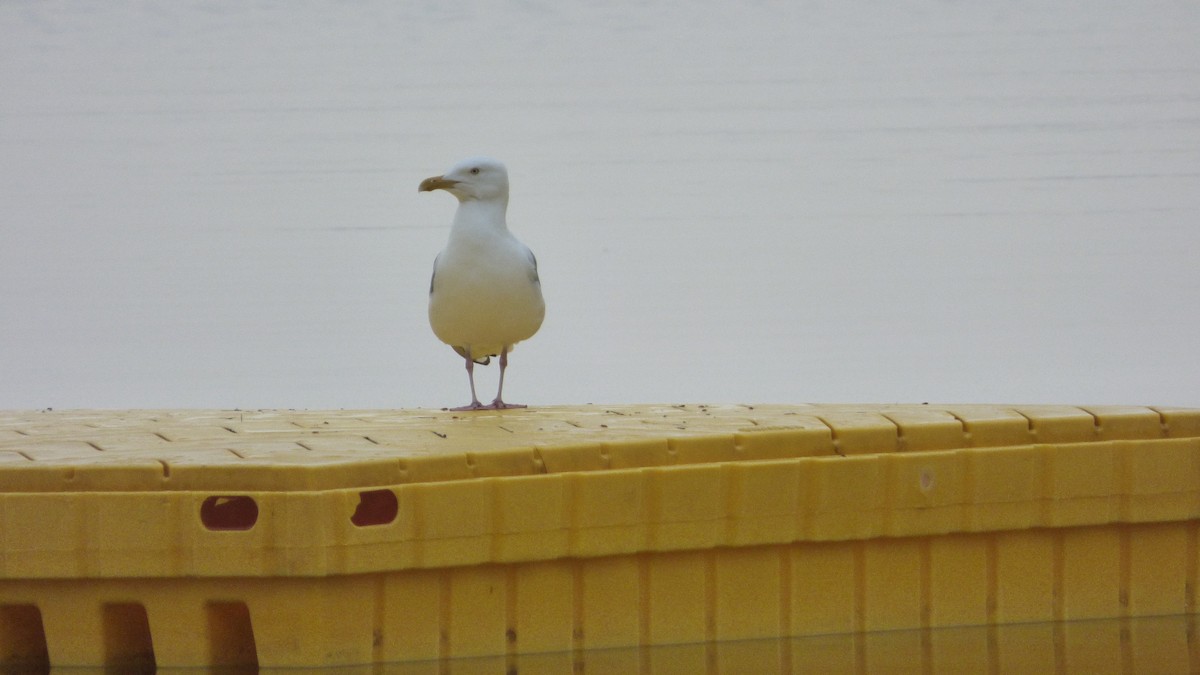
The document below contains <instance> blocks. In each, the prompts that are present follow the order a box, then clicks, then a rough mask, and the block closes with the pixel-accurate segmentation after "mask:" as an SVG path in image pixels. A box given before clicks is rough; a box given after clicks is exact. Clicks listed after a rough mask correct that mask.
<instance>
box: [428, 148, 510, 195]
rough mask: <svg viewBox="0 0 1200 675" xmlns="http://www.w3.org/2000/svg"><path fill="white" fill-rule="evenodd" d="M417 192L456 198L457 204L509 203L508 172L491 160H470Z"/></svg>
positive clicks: (478, 158)
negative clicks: (478, 201)
mask: <svg viewBox="0 0 1200 675" xmlns="http://www.w3.org/2000/svg"><path fill="white" fill-rule="evenodd" d="M417 189H418V191H420V192H431V191H433V190H445V191H446V192H449V193H450V194H452V195H454V196H455V197H458V201H460V202H465V201H470V200H473V199H479V200H484V199H508V170H507V169H505V168H504V165H503V164H501V163H500V162H499V161H497V160H495V159H492V158H491V157H471V158H469V159H464V160H463V161H461V162H459V163H458V164H455V165H454V166H453V167H451V168H450V170H449V171H447V172H446V173H444V174H442V175H440V176H433V177H432V178H426V179H425V180H423V181H421V186H420V187H419V188H417Z"/></svg>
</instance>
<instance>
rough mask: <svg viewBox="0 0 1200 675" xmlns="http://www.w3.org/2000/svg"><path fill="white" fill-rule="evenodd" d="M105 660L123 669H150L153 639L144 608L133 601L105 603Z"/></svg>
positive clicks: (152, 663)
mask: <svg viewBox="0 0 1200 675" xmlns="http://www.w3.org/2000/svg"><path fill="white" fill-rule="evenodd" d="M102 618H103V622H104V663H105V665H106V666H108V667H110V668H119V669H120V672H122V673H153V672H154V669H155V664H154V643H153V641H151V639H150V622H149V620H148V619H147V618H146V608H145V607H143V606H142V605H140V604H138V603H135V602H114V603H108V604H106V605H104V608H103V613H102Z"/></svg>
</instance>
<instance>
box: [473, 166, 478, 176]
mask: <svg viewBox="0 0 1200 675" xmlns="http://www.w3.org/2000/svg"><path fill="white" fill-rule="evenodd" d="M471 173H472V174H474V175H476V176H477V175H479V167H475V168H473V169H471Z"/></svg>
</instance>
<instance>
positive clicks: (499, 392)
mask: <svg viewBox="0 0 1200 675" xmlns="http://www.w3.org/2000/svg"><path fill="white" fill-rule="evenodd" d="M505 368H508V348H507V347H505V348H504V349H502V350H500V386H499V387H498V388H497V389H496V400H495V401H492V405H491V406H489V407H491V408H495V409H496V410H504V409H506V408H524V407H526V406H525V405H524V404H521V403H505V402H504V369H505Z"/></svg>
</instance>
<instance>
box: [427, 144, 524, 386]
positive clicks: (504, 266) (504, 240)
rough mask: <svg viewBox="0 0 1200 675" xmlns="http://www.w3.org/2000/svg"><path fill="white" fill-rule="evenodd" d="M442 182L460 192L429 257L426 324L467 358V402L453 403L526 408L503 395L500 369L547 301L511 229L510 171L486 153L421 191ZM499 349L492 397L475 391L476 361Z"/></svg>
mask: <svg viewBox="0 0 1200 675" xmlns="http://www.w3.org/2000/svg"><path fill="white" fill-rule="evenodd" d="M433 190H445V191H446V192H449V193H450V194H452V195H454V196H455V197H457V198H458V211H456V212H455V213H454V224H453V225H452V226H451V227H450V239H449V241H447V242H446V248H445V249H443V250H442V252H441V253H439V254H438V256H437V258H436V259H434V261H433V279H431V280H430V282H429V325H430V326H432V327H433V333H434V335H437V337H438V339H439V340H441V341H442V342H445V343H446V344H448V345H450V346H451V347H452V348H454V351H456V352H458V354H459V356H462V357H463V359H465V360H466V362H467V377H468V379H469V380H470V382H471V403H470V404H469V405H465V406H462V407H461V408H454V410H486V409H490V410H503V409H505V408H524V407H525V406H523V405H520V404H516V403H505V402H504V397H503V396H504V370H505V369H506V368H507V367H508V353H509V352H510V351H512V349H513V345H515V344H516V343H518V342H520V341H521V340H526V339H529V338H530V337H533V334H534V333H536V332H537V331H538V328H540V327H541V325H542V318H543V317H544V316H545V314H546V305H545V302H544V301H543V300H542V284H541V281H540V280H539V279H538V272H537V259H535V258H534V257H533V252H532V251H530V250H529V247H528V246H526V245H525V244H522V243H521V242H520V241H518V240H517V238H516V237H514V236H513V235H512V233H511V232H509V231H508V225H507V223H506V222H505V211H506V210H507V209H508V171H507V170H506V169H505V168H504V165H503V164H501V163H500V162H498V161H496V160H494V159H491V158H488V157H472V158H470V159H465V160H463V161H461V162H459V163H458V164H455V165H454V167H453V168H451V169H450V170H449V171H447V172H446V173H445V174H443V175H441V176H434V177H432V178H426V179H425V180H423V181H421V186H420V187H419V188H418V191H419V192H430V191H433ZM497 355H498V356H499V357H500V386H499V387H498V388H497V390H496V400H494V401H492V403H491V404H490V405H483V404H482V403H480V402H479V397H478V396H476V395H475V364H476V363H478V364H480V365H487V364H488V362H489V361H490V360H491V359H490V357H492V356H497Z"/></svg>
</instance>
